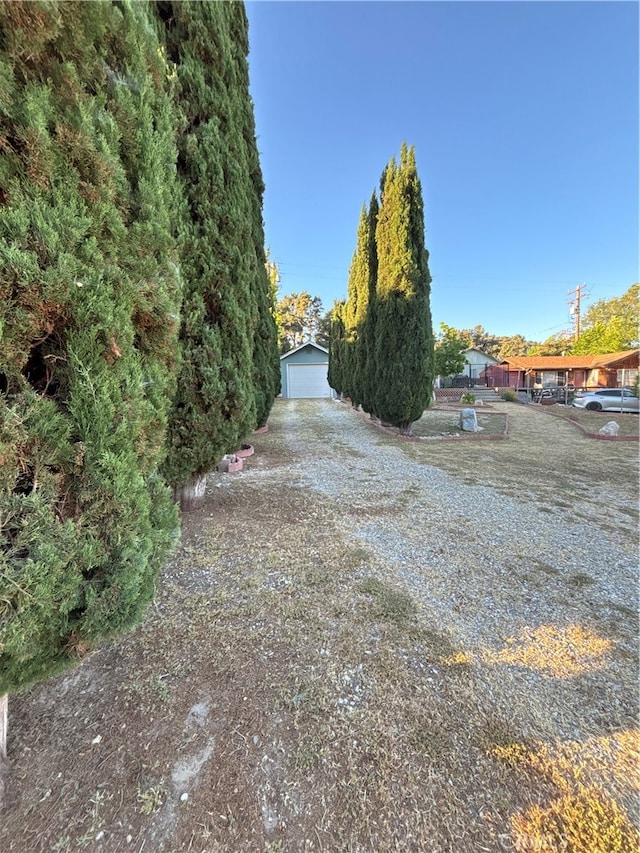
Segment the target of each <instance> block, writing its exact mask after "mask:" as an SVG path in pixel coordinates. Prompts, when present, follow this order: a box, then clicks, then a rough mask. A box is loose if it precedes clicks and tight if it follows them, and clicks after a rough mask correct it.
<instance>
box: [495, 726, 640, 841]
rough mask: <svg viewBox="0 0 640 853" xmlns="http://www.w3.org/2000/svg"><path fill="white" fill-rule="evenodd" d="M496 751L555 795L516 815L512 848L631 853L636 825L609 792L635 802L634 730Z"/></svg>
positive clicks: (636, 763) (635, 758)
mask: <svg viewBox="0 0 640 853" xmlns="http://www.w3.org/2000/svg"><path fill="white" fill-rule="evenodd" d="M493 752H494V754H495V755H496V756H497V757H498V758H500V759H501V760H504V761H506V762H507V763H509V764H510V765H512V766H521V767H524V768H527V769H529V770H531V771H533V772H534V773H535V774H537V775H539V777H540V778H541V779H542V780H544V781H545V782H547V783H549V784H550V785H551V786H552V789H553V794H552V795H551V796H550V797H549V799H548V801H546V802H545V803H543V804H535V805H533V806H531V807H529V808H527V809H525V810H524V811H522V812H518V813H516V814H514V815H513V816H512V818H511V826H512V831H513V837H514V845H515V849H516V850H523V851H533V850H543V851H548V853H556V851H561V850H568V851H572V853H630V851H633V850H637V849H638V848H639V846H640V835H639V833H638V830H637V828H636V827H634V825H633V824H632V823H631V821H630V820H629V816H628V814H627V813H626V812H625V810H624V809H622V808H621V807H620V806H619V805H618V802H617V801H616V799H614V797H613V796H612V793H613V792H615V793H617V794H618V796H619V798H620V799H621V800H622V801H623V802H624V801H626V802H627V803H628V804H629V805H631V806H632V807H633V803H634V799H635V792H634V791H632V790H630V788H629V783H630V780H631V779H632V778H633V775H634V774H635V773H636V772H637V767H638V763H639V759H640V755H639V754H638V734H637V732H633V733H630V732H623V733H619V734H617V735H614V736H612V737H610V738H597V739H593V740H592V741H590V742H587V743H586V744H583V743H566V744H562V745H560V746H558V747H552V746H549V745H547V744H534V745H533V746H531V747H530V746H526V745H524V744H509V745H506V746H502V745H500V746H496V748H495V749H494V750H493Z"/></svg>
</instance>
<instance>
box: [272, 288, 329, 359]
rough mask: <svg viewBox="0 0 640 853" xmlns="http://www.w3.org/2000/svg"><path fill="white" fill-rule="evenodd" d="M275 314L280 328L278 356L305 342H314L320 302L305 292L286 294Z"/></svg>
mask: <svg viewBox="0 0 640 853" xmlns="http://www.w3.org/2000/svg"><path fill="white" fill-rule="evenodd" d="M276 312H277V315H278V321H279V326H280V354H281V355H282V354H283V353H285V352H289V350H292V349H295V348H296V347H299V346H300V345H301V344H303V343H304V342H305V341H313V340H315V337H316V334H317V331H318V327H319V324H320V318H321V316H322V300H321V299H320V297H319V296H311V294H310V293H308V292H307V291H306V290H303V291H301V292H300V293H288V294H286V295H285V296H283V297H282V299H280V300H279V301H278V303H277V306H276Z"/></svg>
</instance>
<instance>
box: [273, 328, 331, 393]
mask: <svg viewBox="0 0 640 853" xmlns="http://www.w3.org/2000/svg"><path fill="white" fill-rule="evenodd" d="M328 369H329V352H328V350H326V349H325V348H324V347H321V346H320V345H319V344H314V343H312V342H309V343H306V344H302V346H299V347H296V348H295V349H292V350H289V352H286V353H285V354H284V355H282V356H280V377H281V383H282V396H283V397H287V398H290V399H293V398H296V399H301V398H322V397H332V396H333V392H332V390H331V388H330V387H329V382H328V380H327V370H328Z"/></svg>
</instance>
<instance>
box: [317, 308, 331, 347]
mask: <svg viewBox="0 0 640 853" xmlns="http://www.w3.org/2000/svg"><path fill="white" fill-rule="evenodd" d="M330 341H331V309H329V311H325V313H324V314H323V315H322V317H320V320H319V321H318V328H317V329H316V343H317V344H319V345H320V346H321V347H324V348H325V349H326V350H328V349H329V343H330Z"/></svg>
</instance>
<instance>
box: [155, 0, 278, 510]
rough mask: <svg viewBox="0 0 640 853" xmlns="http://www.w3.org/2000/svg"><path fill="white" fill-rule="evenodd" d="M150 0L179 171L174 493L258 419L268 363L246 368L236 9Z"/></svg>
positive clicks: (244, 76) (246, 271)
mask: <svg viewBox="0 0 640 853" xmlns="http://www.w3.org/2000/svg"><path fill="white" fill-rule="evenodd" d="M157 5H158V10H159V14H160V16H161V19H162V22H163V26H164V29H165V34H166V43H167V51H168V53H169V56H170V57H171V59H172V60H173V61H174V62H175V64H176V70H177V105H178V108H179V111H180V116H181V129H180V133H179V136H178V150H179V155H178V178H179V181H180V184H181V187H182V191H183V193H184V196H185V198H186V202H187V204H186V212H185V215H184V217H183V218H182V220H181V223H180V229H179V233H178V237H179V241H180V251H181V264H182V271H183V276H184V282H185V293H184V303H183V317H182V325H181V329H180V345H181V352H182V363H181V370H180V376H179V382H178V392H177V395H176V398H175V400H174V405H173V410H172V415H171V420H170V429H169V436H168V453H167V459H166V463H165V465H164V469H163V470H164V473H165V476H166V477H167V479H168V480H169V482H170V483H171V484H172V485H173V486H174V487H175V488H176V489H180V488H182V487H186V489H185V490H184V492H183V494H184V493H185V492H186V493H190V492H191V491H192V489H193V488H195V487H196V484H197V483H202V482H203V476H204V475H205V474H206V472H207V471H209V470H211V468H213V466H214V465H215V464H216V462H217V461H218V460H219V459H220V457H221V456H222V455H223V454H224V453H225V452H228V451H230V450H233V449H234V448H236V447H237V445H238V443H239V442H240V440H241V439H242V438H243V437H244V436H245V435H246V434H247V433H248V432H250V431H251V430H253V429H254V428H255V426H256V425H257V421H258V408H259V405H258V400H257V398H256V388H255V383H256V381H258V375H260V374H264V371H265V370H266V369H267V368H266V366H262V367H260V368H259V370H258V371H257V372H256V368H255V365H254V358H255V357H256V351H255V348H254V339H255V337H256V335H258V337H264V340H265V343H266V342H267V340H268V337H269V335H270V331H269V328H268V327H269V322H268V320H267V319H266V317H265V305H268V299H267V300H265V299H264V298H263V295H262V291H263V290H265V289H266V290H267V291H268V278H267V273H266V269H265V260H266V259H265V256H264V250H263V249H262V250H261V249H260V242H261V239H262V237H261V225H259V224H258V212H259V210H260V206H261V198H260V196H261V192H262V178H261V176H260V174H259V167H258V159H257V154H256V150H255V148H256V142H255V137H254V134H253V122H252V119H250V118H249V117H248V116H249V114H250V113H252V104H251V99H250V96H249V91H248V72H247V60H246V56H247V51H248V39H247V19H246V15H245V11H244V6H243V5H242V4H241V3H199V2H176V3H172V2H162V3H158V4H157ZM258 318H261V322H262V323H263V325H262V326H260V324H259V323H258ZM265 357H266V356H265ZM269 381H271V380H269ZM272 387H273V386H272ZM270 393H271V391H270V390H269V394H270Z"/></svg>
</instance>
